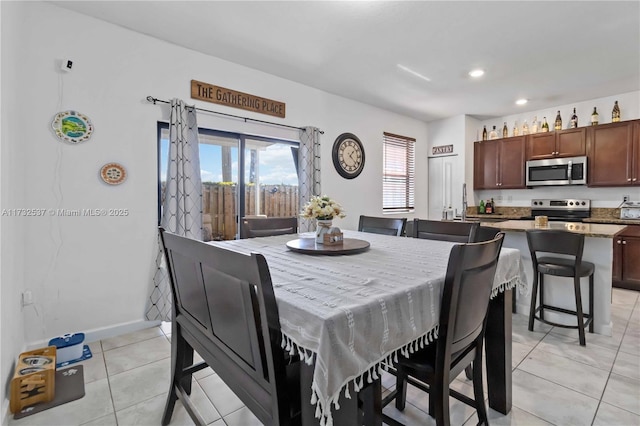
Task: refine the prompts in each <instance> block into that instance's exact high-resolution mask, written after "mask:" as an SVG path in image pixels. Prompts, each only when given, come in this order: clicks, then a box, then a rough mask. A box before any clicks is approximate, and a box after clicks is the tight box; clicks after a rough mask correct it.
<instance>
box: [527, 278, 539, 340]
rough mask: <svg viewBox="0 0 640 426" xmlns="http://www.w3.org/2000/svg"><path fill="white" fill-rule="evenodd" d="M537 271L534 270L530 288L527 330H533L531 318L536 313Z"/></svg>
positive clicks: (532, 318)
mask: <svg viewBox="0 0 640 426" xmlns="http://www.w3.org/2000/svg"><path fill="white" fill-rule="evenodd" d="M538 275H540V274H538V271H534V276H533V288H532V290H531V307H530V308H529V331H533V320H534V316H535V314H536V302H537V298H538Z"/></svg>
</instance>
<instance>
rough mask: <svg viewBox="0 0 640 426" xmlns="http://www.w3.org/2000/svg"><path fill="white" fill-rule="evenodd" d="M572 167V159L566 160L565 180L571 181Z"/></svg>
mask: <svg viewBox="0 0 640 426" xmlns="http://www.w3.org/2000/svg"><path fill="white" fill-rule="evenodd" d="M572 167H573V161H568V162H567V180H568V181H569V183H571V176H573V174H572V172H571V169H572Z"/></svg>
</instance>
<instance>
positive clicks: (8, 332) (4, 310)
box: [0, 2, 28, 424]
mask: <svg viewBox="0 0 640 426" xmlns="http://www.w3.org/2000/svg"><path fill="white" fill-rule="evenodd" d="M4 10H5V3H4V2H2V3H0V28H1V31H0V39H1V51H2V69H1V70H0V82H1V84H0V92H1V95H0V99H2V103H1V105H0V123H1V124H2V125H1V129H0V135H1V141H0V211H2V210H3V209H5V208H9V206H15V205H20V204H22V202H23V201H22V200H23V198H22V193H23V187H22V181H23V173H22V171H21V169H20V168H17V167H13V165H15V164H17V163H18V162H19V161H20V160H21V159H22V156H21V154H20V151H19V149H17V145H18V144H11V143H9V140H10V137H11V133H10V129H9V124H10V123H11V122H13V121H14V120H18V119H19V118H20V115H21V113H23V112H24V111H19V110H18V109H17V108H15V105H16V102H17V101H18V93H17V91H15V90H13V91H11V90H7V88H8V87H9V86H10V85H11V83H10V82H11V81H12V80H13V79H15V78H16V76H17V75H18V73H19V72H20V69H19V67H16V66H13V65H12V66H7V65H6V64H7V62H5V60H6V59H12V58H16V57H17V56H18V52H19V51H20V45H19V44H17V43H10V41H11V38H10V37H8V36H7V35H8V34H12V33H14V32H15V31H16V30H17V28H18V27H19V26H20V25H22V22H24V19H23V17H22V15H21V14H19V13H18V14H11V15H10V14H8V13H5V11H4ZM27 129H28V128H27ZM27 129H22V132H23V135H24V136H23V138H25V136H26V135H27V134H28V132H27ZM22 231H23V223H22V222H21V221H19V220H15V219H14V218H12V217H8V216H6V215H2V216H0V237H1V238H0V373H1V374H0V421H1V422H4V421H5V419H6V415H7V413H8V395H9V392H8V391H9V381H10V378H11V376H12V374H13V366H14V364H15V360H16V358H17V355H18V354H19V353H20V352H21V351H22V350H23V349H24V347H25V337H24V324H23V320H22V312H21V307H20V294H21V291H22V283H23V281H24V278H23V277H24V275H23V269H24V268H23V265H24V261H23V253H24V252H23V250H24V245H23V244H22ZM3 424H4V423H3Z"/></svg>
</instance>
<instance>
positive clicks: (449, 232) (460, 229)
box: [413, 219, 478, 243]
mask: <svg viewBox="0 0 640 426" xmlns="http://www.w3.org/2000/svg"><path fill="white" fill-rule="evenodd" d="M477 226H478V223H470V222H441V221H439V220H424V219H414V220H413V236H414V237H415V238H424V239H427V240H440V241H453V242H456V243H467V242H469V241H470V238H471V236H472V231H473V229H474V228H475V227H477Z"/></svg>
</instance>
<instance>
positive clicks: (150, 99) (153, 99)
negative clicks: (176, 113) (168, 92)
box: [147, 96, 156, 105]
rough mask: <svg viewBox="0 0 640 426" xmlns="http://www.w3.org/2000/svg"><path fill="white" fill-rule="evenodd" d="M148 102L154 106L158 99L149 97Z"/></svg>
mask: <svg viewBox="0 0 640 426" xmlns="http://www.w3.org/2000/svg"><path fill="white" fill-rule="evenodd" d="M147 102H152V103H153V104H154V105H155V104H156V98H154V97H153V96H147Z"/></svg>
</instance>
